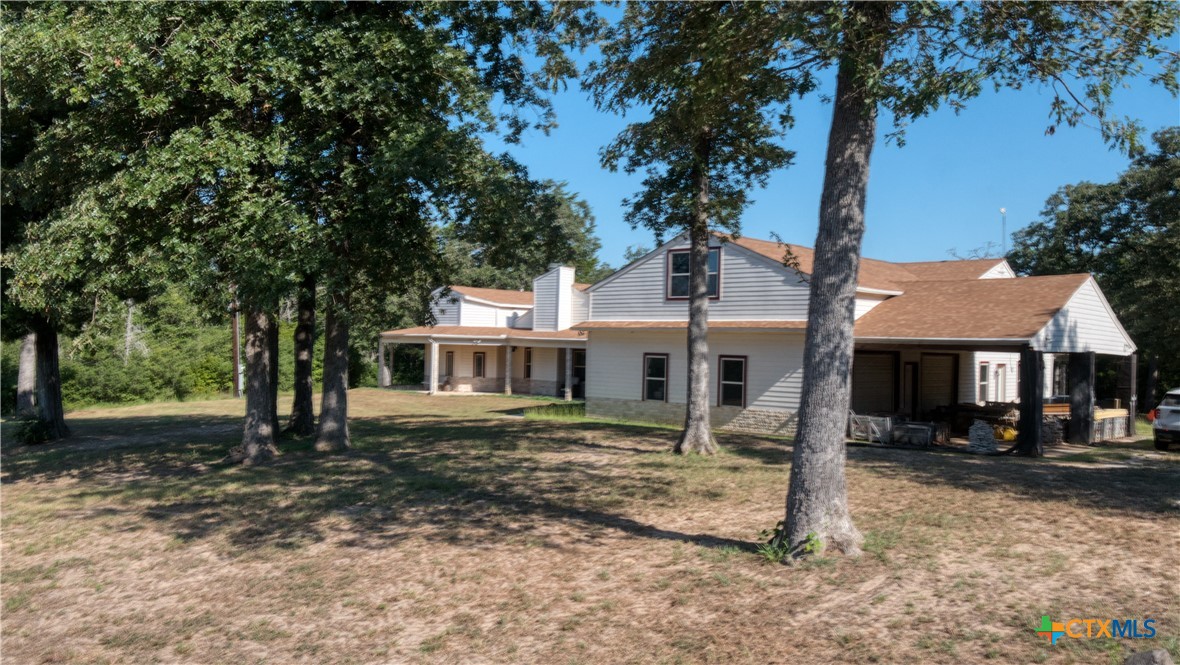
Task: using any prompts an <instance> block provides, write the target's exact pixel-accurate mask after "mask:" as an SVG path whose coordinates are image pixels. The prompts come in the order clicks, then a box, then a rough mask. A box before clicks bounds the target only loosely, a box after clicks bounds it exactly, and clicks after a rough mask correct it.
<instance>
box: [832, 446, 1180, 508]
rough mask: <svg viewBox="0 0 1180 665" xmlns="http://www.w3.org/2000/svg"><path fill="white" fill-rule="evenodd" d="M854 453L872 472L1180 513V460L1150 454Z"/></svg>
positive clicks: (859, 464) (876, 450) (1030, 495)
mask: <svg viewBox="0 0 1180 665" xmlns="http://www.w3.org/2000/svg"><path fill="white" fill-rule="evenodd" d="M849 459H850V461H851V463H852V464H854V465H855V466H856V467H858V468H860V469H863V470H866V471H868V472H869V473H873V474H876V475H879V476H883V477H885V478H897V479H904V480H911V481H914V482H918V483H922V484H925V485H931V486H936V485H945V486H950V487H955V488H959V489H966V490H971V491H974V492H980V493H982V494H987V493H1005V494H1011V493H1015V494H1018V495H1021V496H1024V497H1027V498H1028V499H1030V500H1032V501H1038V502H1040V501H1062V502H1069V503H1081V504H1083V505H1086V506H1089V507H1091V508H1094V509H1097V510H1101V511H1114V512H1125V513H1134V514H1141V513H1177V514H1180V503H1177V492H1176V488H1177V487H1180V465H1177V464H1175V463H1168V462H1158V461H1153V460H1149V459H1146V458H1141V460H1140V461H1139V462H1136V463H1134V464H1117V465H1092V466H1085V465H1076V464H1063V463H1060V462H1056V461H1054V460H1049V459H1044V458H1041V459H1025V458H1020V457H1012V456H1003V457H989V456H981V455H964V454H958V453H953V452H941V451H924V450H923V451H917V450H890V449H882V448H850V449H849ZM1014 517H1023V518H1029V519H1032V518H1035V517H1036V516H1035V515H1033V514H1032V513H1031V512H1030V513H1029V514H1028V515H1024V516H1014Z"/></svg>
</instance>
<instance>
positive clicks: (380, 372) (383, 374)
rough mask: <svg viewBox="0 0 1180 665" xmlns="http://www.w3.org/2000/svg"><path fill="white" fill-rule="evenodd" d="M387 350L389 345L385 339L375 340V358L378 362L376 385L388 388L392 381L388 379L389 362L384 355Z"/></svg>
mask: <svg viewBox="0 0 1180 665" xmlns="http://www.w3.org/2000/svg"><path fill="white" fill-rule="evenodd" d="M388 350H389V345H388V344H386V343H385V340H381V341H379V342H377V360H378V362H379V363H380V364H379V365H378V366H377V385H378V386H380V387H382V388H388V387H389V386H390V384H391V383H393V381H392V380H391V379H390V373H389V362H388V360H387V359H386V357H385V356H386V352H387V351H388Z"/></svg>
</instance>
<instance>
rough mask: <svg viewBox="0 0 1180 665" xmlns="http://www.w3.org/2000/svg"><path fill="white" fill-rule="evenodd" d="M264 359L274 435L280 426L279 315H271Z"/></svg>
mask: <svg viewBox="0 0 1180 665" xmlns="http://www.w3.org/2000/svg"><path fill="white" fill-rule="evenodd" d="M266 355H267V356H268V357H267V359H266V364H267V365H266V366H267V369H269V370H270V379H269V381H268V383H267V385H268V387H269V388H270V426H271V429H272V430H274V433H275V436H276V437H277V436H278V435H279V432H280V431H282V427H281V426H280V425H279V317H278V316H274V317H271V322H270V329H269V330H268V331H267V336H266Z"/></svg>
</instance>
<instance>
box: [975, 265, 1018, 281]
mask: <svg viewBox="0 0 1180 665" xmlns="http://www.w3.org/2000/svg"><path fill="white" fill-rule="evenodd" d="M1013 277H1016V273H1014V272H1012V266H1010V265H1008V262H1007V261H1000V262H999V263H997V264H996V265H995V266H993V267H992V268H990V269H989V270H988V271H987V272H985V273H983V274H982V275H980V276H979V279H1010V278H1013Z"/></svg>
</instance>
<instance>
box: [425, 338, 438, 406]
mask: <svg viewBox="0 0 1180 665" xmlns="http://www.w3.org/2000/svg"><path fill="white" fill-rule="evenodd" d="M427 392H428V393H430V394H431V395H434V394H435V393H437V392H438V342H436V341H434V340H433V339H432V340H430V382H429V383H428V384H427Z"/></svg>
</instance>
